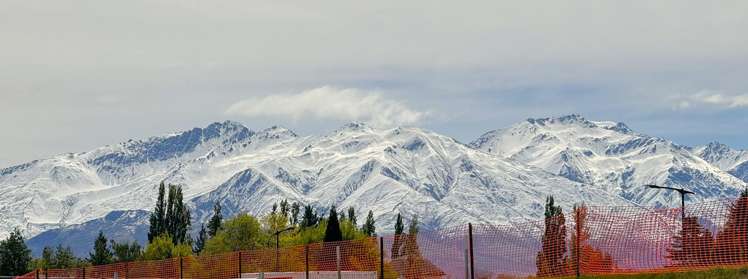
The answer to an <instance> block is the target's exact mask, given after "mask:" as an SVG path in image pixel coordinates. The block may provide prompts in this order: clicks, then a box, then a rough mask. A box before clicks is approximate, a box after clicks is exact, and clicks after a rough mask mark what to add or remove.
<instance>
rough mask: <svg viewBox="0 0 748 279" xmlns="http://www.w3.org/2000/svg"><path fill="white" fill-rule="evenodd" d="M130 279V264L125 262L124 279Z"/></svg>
mask: <svg viewBox="0 0 748 279" xmlns="http://www.w3.org/2000/svg"><path fill="white" fill-rule="evenodd" d="M128 278H130V262H125V279H128Z"/></svg>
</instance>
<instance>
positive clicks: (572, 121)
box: [527, 114, 589, 126]
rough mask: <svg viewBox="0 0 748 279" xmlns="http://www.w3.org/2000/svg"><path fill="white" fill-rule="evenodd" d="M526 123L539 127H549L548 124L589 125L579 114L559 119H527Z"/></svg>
mask: <svg viewBox="0 0 748 279" xmlns="http://www.w3.org/2000/svg"><path fill="white" fill-rule="evenodd" d="M527 122H529V123H530V124H536V125H540V126H545V125H550V124H556V123H561V124H578V123H589V121H587V119H585V118H584V117H582V116H581V115H579V114H569V115H564V116H559V117H545V118H528V119H527Z"/></svg>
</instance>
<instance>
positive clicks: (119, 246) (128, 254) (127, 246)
mask: <svg viewBox="0 0 748 279" xmlns="http://www.w3.org/2000/svg"><path fill="white" fill-rule="evenodd" d="M112 252H113V254H114V262H116V263H118V262H129V261H134V260H137V259H138V258H140V256H141V254H142V253H143V252H142V250H141V248H140V244H138V242H137V241H133V242H131V243H130V242H123V243H117V242H116V241H114V240H112Z"/></svg>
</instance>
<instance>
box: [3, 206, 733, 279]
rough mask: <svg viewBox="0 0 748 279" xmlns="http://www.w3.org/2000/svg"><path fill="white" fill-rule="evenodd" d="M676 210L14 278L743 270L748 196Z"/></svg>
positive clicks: (575, 214) (600, 210)
mask: <svg viewBox="0 0 748 279" xmlns="http://www.w3.org/2000/svg"><path fill="white" fill-rule="evenodd" d="M682 213H684V212H681V210H680V209H658V208H645V207H634V206H622V207H602V206H579V207H577V208H575V209H573V210H571V211H568V212H563V214H561V215H556V216H553V217H549V218H546V219H544V220H538V221H533V222H522V223H513V224H507V225H472V226H470V228H469V227H468V226H467V225H466V226H460V227H453V228H447V229H444V230H440V231H422V232H420V233H418V234H417V235H414V236H411V235H390V236H384V237H381V238H366V239H361V240H351V241H340V242H325V243H313V244H308V245H299V246H294V247H285V248H280V249H272V248H265V249H256V250H251V251H241V252H233V253H226V254H221V255H211V256H190V257H184V258H181V259H169V260H163V261H140V262H129V263H117V264H111V265H104V266H93V267H86V268H75V269H67V270H57V269H50V270H39V271H33V272H30V273H28V274H26V275H23V276H18V277H17V278H37V276H39V278H115V277H117V278H218V279H224V278H226V279H228V278H239V277H241V276H245V275H251V274H259V273H267V274H275V275H274V276H280V277H283V278H307V277H306V275H307V274H308V275H309V277H308V278H336V272H337V271H340V272H341V275H342V277H343V278H367V279H373V278H379V276H383V277H384V278H470V277H471V276H474V277H475V278H505V277H530V276H537V277H557V276H570V275H574V274H577V273H579V274H583V275H601V274H616V273H657V272H674V271H687V270H700V269H707V268H713V267H723V266H737V265H748V198H740V199H736V200H717V201H710V202H704V203H699V204H691V205H689V206H688V207H687V210H686V212H685V213H684V214H682ZM682 216H685V218H682ZM380 241H381V242H380ZM380 245H381V246H380ZM471 247H472V249H471ZM380 251H382V253H380ZM281 273H282V275H278V274H281Z"/></svg>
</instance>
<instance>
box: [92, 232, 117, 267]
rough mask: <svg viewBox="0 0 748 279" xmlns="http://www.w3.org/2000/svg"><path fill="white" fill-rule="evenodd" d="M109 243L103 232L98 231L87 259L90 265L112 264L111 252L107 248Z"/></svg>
mask: <svg viewBox="0 0 748 279" xmlns="http://www.w3.org/2000/svg"><path fill="white" fill-rule="evenodd" d="M108 244H109V242H108V241H107V239H106V236H104V232H102V231H99V236H98V237H96V240H95V241H94V247H93V251H91V253H90V257H89V259H88V261H89V262H91V264H92V265H103V264H110V263H112V251H111V250H109V247H108V246H107V245H108Z"/></svg>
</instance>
